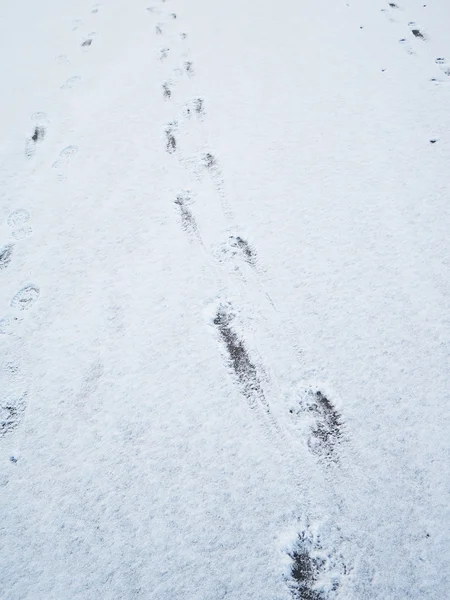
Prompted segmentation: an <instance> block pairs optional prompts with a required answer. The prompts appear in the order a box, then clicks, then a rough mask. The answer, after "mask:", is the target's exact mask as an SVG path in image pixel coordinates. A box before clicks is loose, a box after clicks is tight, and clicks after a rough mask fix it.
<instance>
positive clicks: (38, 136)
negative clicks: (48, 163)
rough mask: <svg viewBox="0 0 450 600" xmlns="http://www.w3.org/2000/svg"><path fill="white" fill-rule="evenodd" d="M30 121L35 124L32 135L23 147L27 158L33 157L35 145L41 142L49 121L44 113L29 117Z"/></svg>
mask: <svg viewBox="0 0 450 600" xmlns="http://www.w3.org/2000/svg"><path fill="white" fill-rule="evenodd" d="M31 119H32V120H33V121H34V122H35V125H34V128H33V133H32V134H31V137H30V138H29V139H28V140H27V142H26V145H25V154H26V155H27V156H28V157H31V156H33V154H34V153H35V151H36V144H37V143H38V142H42V140H43V139H44V137H45V132H46V126H47V125H48V124H49V119H48V117H47V115H46V113H44V112H36V113H33V114H32V115H31Z"/></svg>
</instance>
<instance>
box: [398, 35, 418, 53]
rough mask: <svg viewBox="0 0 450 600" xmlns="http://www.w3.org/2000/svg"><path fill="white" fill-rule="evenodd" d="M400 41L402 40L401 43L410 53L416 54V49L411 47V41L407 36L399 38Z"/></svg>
mask: <svg viewBox="0 0 450 600" xmlns="http://www.w3.org/2000/svg"><path fill="white" fill-rule="evenodd" d="M399 41H400V44H401V45H402V46H403V48H404V49H405V50H406V52H407V53H408V54H411V55H414V54H415V52H414V50H413V49H412V48H411V45H410V43H409V42H408V40H407V39H405V38H402V39H401V40H399Z"/></svg>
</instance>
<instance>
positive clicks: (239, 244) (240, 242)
mask: <svg viewBox="0 0 450 600" xmlns="http://www.w3.org/2000/svg"><path fill="white" fill-rule="evenodd" d="M230 244H231V245H232V246H233V247H234V248H237V249H238V250H239V251H240V252H241V254H242V256H243V257H244V260H245V262H246V263H248V264H249V265H250V266H251V267H255V266H256V253H255V251H254V250H253V248H252V247H251V246H250V244H249V243H248V242H247V240H244V238H242V237H240V236H239V235H236V236H234V235H231V236H230Z"/></svg>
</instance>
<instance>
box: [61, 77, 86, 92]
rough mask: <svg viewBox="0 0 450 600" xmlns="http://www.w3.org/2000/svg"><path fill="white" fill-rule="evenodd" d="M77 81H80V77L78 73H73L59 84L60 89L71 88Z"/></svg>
mask: <svg viewBox="0 0 450 600" xmlns="http://www.w3.org/2000/svg"><path fill="white" fill-rule="evenodd" d="M79 81H81V77H79V76H78V75H74V76H73V77H69V79H68V80H67V81H66V82H65V83H64V84H63V85H62V86H61V89H62V90H68V89H71V88H73V87H74V86H75V85H76V84H77V83H78V82H79Z"/></svg>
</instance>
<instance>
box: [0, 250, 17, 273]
mask: <svg viewBox="0 0 450 600" xmlns="http://www.w3.org/2000/svg"><path fill="white" fill-rule="evenodd" d="M13 247H14V246H13V245H12V244H5V245H4V246H0V271H3V270H4V269H6V267H8V266H9V264H10V262H11V257H12V253H13Z"/></svg>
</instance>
